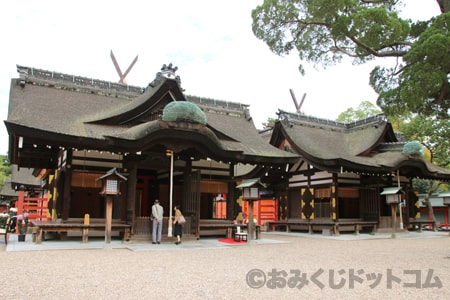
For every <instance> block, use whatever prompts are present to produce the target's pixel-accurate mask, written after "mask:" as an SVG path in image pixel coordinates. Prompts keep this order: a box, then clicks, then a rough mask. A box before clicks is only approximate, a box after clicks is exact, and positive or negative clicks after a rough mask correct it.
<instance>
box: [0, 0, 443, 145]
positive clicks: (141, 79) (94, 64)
mask: <svg viewBox="0 0 450 300" xmlns="http://www.w3.org/2000/svg"><path fill="white" fill-rule="evenodd" d="M261 3H262V0H245V1H242V0H241V1H239V0H228V1H211V0H209V1H208V0H201V1H200V0H189V1H186V0H179V1H178V0H177V1H151V0H150V1H148V0H147V1H134V0H128V1H116V0H110V1H93V0H90V1H85V0H79V1H76V2H67V1H60V0H59V1H49V0H41V1H35V0H22V1H4V2H2V4H1V5H0V28H1V32H2V40H3V41H4V43H2V47H1V52H0V53H1V55H0V116H1V119H2V120H6V119H7V112H8V101H9V87H10V81H11V78H16V77H18V74H17V70H16V65H22V66H28V67H34V68H38V69H44V70H49V71H55V72H61V73H66V74H72V75H79V76H84V77H89V78H94V79H101V80H107V81H112V82H117V81H118V80H119V76H118V75H117V72H116V70H115V68H114V65H113V63H112V61H111V58H110V51H111V50H112V51H113V52H114V54H115V57H116V59H117V61H118V63H119V66H120V68H121V69H122V72H125V70H126V69H127V68H128V66H129V65H130V63H131V62H132V60H133V59H134V58H135V56H136V55H138V56H139V58H138V61H137V63H136V64H135V66H134V67H133V69H132V70H131V72H130V73H129V75H128V76H127V78H126V81H127V83H128V84H130V85H135V86H141V87H145V86H147V85H148V83H150V82H151V81H152V80H153V79H154V77H155V74H156V73H157V72H159V70H160V69H161V67H162V65H163V64H168V63H173V65H175V66H177V67H178V71H177V75H179V76H180V77H181V85H182V87H183V88H184V89H185V93H186V94H187V95H193V96H200V97H206V98H213V99H219V100H225V101H232V102H240V103H244V104H249V105H250V114H251V116H252V117H253V120H254V123H255V126H256V127H257V128H262V125H261V123H263V122H265V121H266V120H267V118H269V117H273V118H274V117H276V114H275V113H276V112H277V111H278V109H282V110H285V111H289V112H295V105H294V102H293V100H292V98H291V95H290V92H289V89H292V90H293V91H294V93H295V95H296V98H297V100H298V101H300V99H301V98H302V96H303V94H304V93H306V98H305V102H304V104H303V106H302V111H303V112H304V113H305V114H307V115H311V116H315V117H320V118H326V119H336V118H337V116H338V115H339V114H340V113H341V112H343V111H345V110H346V109H347V108H349V107H357V106H358V105H359V104H360V103H361V102H362V101H371V102H373V103H375V102H376V97H377V95H376V94H375V93H374V92H373V90H372V88H371V87H370V86H369V84H368V82H369V73H370V71H371V70H372V68H373V67H374V66H375V65H376V64H379V63H378V62H374V63H370V64H367V65H362V66H352V64H351V63H350V62H349V61H347V62H344V63H342V64H340V65H338V66H335V67H329V68H327V69H326V70H324V69H323V68H320V67H319V68H318V69H314V68H312V67H309V66H308V67H307V70H306V72H307V73H306V76H301V75H300V74H299V72H298V65H299V63H300V61H299V59H298V57H297V56H296V55H295V54H294V55H290V56H288V57H279V56H277V55H275V54H273V53H272V52H270V50H269V49H268V47H267V46H266V45H265V44H264V43H263V42H262V41H260V40H258V39H256V37H255V36H254V35H253V33H252V30H251V22H252V21H251V10H252V9H253V8H255V7H256V6H257V5H259V4H261ZM406 3H408V5H407V6H406V7H405V15H407V16H408V17H410V18H412V19H429V18H430V17H431V16H432V15H436V14H438V13H439V9H438V6H437V4H436V1H435V0H406ZM49 117H50V118H51V116H49ZM7 151H8V136H7V132H6V128H5V126H4V123H2V126H0V154H6V153H7Z"/></svg>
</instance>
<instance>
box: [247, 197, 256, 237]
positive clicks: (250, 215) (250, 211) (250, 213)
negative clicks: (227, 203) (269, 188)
mask: <svg viewBox="0 0 450 300" xmlns="http://www.w3.org/2000/svg"><path fill="white" fill-rule="evenodd" d="M254 226H255V222H254V221H253V200H248V223H247V229H248V235H247V239H248V241H251V240H253V232H254Z"/></svg>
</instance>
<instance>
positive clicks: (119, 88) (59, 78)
mask: <svg viewBox="0 0 450 300" xmlns="http://www.w3.org/2000/svg"><path fill="white" fill-rule="evenodd" d="M17 72H18V73H19V75H20V80H21V81H23V83H25V82H26V81H27V80H30V78H33V79H35V80H36V82H41V83H45V84H48V83H50V82H53V83H59V84H61V85H64V86H67V87H74V86H77V87H83V88H86V89H89V90H94V91H108V92H114V93H118V94H126V95H135V96H139V95H140V94H142V93H143V91H144V90H145V89H144V88H142V87H138V86H132V85H128V84H123V83H117V82H111V81H106V80H100V79H93V78H89V77H83V76H76V75H71V74H66V73H61V72H54V71H48V70H43V69H37V68H33V67H25V66H19V65H17Z"/></svg>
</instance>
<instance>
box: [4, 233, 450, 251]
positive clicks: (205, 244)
mask: <svg viewBox="0 0 450 300" xmlns="http://www.w3.org/2000/svg"><path fill="white" fill-rule="evenodd" d="M283 236H289V237H300V238H315V239H328V240H341V241H354V240H373V239H392V238H393V237H392V234H391V233H383V234H368V233H362V234H359V235H356V234H353V233H344V234H340V235H339V236H326V235H322V234H320V233H315V234H308V233H302V232H289V233H287V232H281V231H274V232H264V233H262V238H261V239H259V240H252V241H250V242H249V243H247V244H227V243H223V242H219V239H220V238H218V237H215V238H212V237H208V238H201V239H199V240H194V239H190V240H185V241H183V242H182V243H181V244H180V245H175V244H174V242H173V241H163V242H162V243H161V244H159V245H154V244H152V243H151V242H150V241H147V240H145V241H129V242H122V241H120V240H114V239H113V240H112V241H111V243H110V244H105V241H104V239H102V238H89V242H88V243H84V244H83V243H81V238H71V239H68V240H66V241H60V240H46V241H43V242H42V243H41V244H36V243H34V242H33V241H32V236H31V235H27V237H26V240H25V242H18V240H17V235H15V234H10V235H9V241H8V245H7V246H6V247H5V246H4V242H3V241H1V242H0V249H1V248H5V250H6V251H7V252H12V251H44V250H76V249H80V250H82V249H128V250H131V251H167V250H200V249H226V248H231V247H243V246H244V247H245V246H253V245H262V244H274V243H276V244H279V243H289V242H287V241H284V240H283V239H282V238H281V237H283ZM443 236H449V233H448V232H432V231H423V232H397V233H396V234H395V238H396V239H424V238H437V237H443ZM449 239H450V236H449ZM2 244H3V245H2ZM2 246H3V247H2Z"/></svg>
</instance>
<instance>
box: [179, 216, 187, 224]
mask: <svg viewBox="0 0 450 300" xmlns="http://www.w3.org/2000/svg"><path fill="white" fill-rule="evenodd" d="M184 223H186V219H185V218H184V216H183V215H180V216H179V217H178V224H184Z"/></svg>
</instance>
